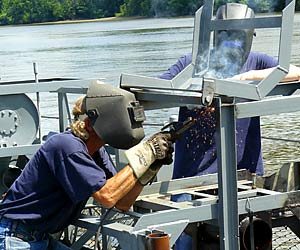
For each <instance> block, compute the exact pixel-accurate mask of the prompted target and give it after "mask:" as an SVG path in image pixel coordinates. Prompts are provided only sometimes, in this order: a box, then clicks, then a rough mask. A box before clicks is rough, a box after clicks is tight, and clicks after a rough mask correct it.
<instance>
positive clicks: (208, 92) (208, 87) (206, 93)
mask: <svg viewBox="0 0 300 250" xmlns="http://www.w3.org/2000/svg"><path fill="white" fill-rule="evenodd" d="M215 91H216V83H215V81H214V80H213V79H204V80H203V87H202V98H201V102H202V104H203V105H204V106H209V105H211V103H212V101H213V99H214V94H215Z"/></svg>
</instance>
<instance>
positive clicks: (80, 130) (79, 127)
mask: <svg viewBox="0 0 300 250" xmlns="http://www.w3.org/2000/svg"><path fill="white" fill-rule="evenodd" d="M84 97H85V96H81V97H79V98H78V99H77V100H76V101H75V103H74V107H73V110H72V113H73V116H74V121H73V122H72V123H71V125H70V128H71V130H72V132H73V133H74V135H76V136H77V137H79V138H80V139H82V140H84V141H86V140H87V139H88V138H89V132H88V131H87V130H86V128H85V122H84V121H82V120H81V119H80V117H81V116H82V115H84V112H83V111H82V103H83V100H84Z"/></svg>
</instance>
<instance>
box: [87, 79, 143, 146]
mask: <svg viewBox="0 0 300 250" xmlns="http://www.w3.org/2000/svg"><path fill="white" fill-rule="evenodd" d="M83 111H84V112H85V113H86V115H87V116H88V118H89V120H90V124H91V126H92V128H93V129H94V130H95V132H96V134H97V135H98V136H99V137H100V138H101V139H102V140H104V141H105V143H107V144H109V145H110V146H112V147H114V148H118V149H128V148H131V147H132V146H134V145H136V144H138V143H139V142H140V141H141V140H142V139H143V138H144V129H143V126H142V123H143V121H144V120H145V114H144V109H143V107H142V106H141V105H140V104H139V102H138V101H137V100H136V99H135V96H134V94H133V93H131V92H128V91H126V90H123V89H121V88H117V87H114V86H112V85H110V84H104V83H101V82H99V81H94V82H92V84H91V85H90V86H89V88H88V91H87V94H86V97H85V98H84V101H83Z"/></svg>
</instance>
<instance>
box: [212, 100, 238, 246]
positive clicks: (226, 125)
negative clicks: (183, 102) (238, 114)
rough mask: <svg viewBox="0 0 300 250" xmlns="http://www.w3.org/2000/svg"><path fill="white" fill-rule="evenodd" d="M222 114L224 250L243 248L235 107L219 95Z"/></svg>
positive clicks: (220, 168) (220, 178)
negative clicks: (224, 101)
mask: <svg viewBox="0 0 300 250" xmlns="http://www.w3.org/2000/svg"><path fill="white" fill-rule="evenodd" d="M215 102H216V109H217V114H218V123H217V138H216V144H217V157H218V186H219V209H218V211H219V225H220V249H222V250H239V227H238V200H237V169H236V166H237V160H236V139H235V136H236V135H235V127H236V125H235V122H236V119H235V109H234V104H232V103H229V104H227V103H222V98H215Z"/></svg>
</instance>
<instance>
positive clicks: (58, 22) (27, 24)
mask: <svg viewBox="0 0 300 250" xmlns="http://www.w3.org/2000/svg"><path fill="white" fill-rule="evenodd" d="M178 17H181V18H182V17H183V18H189V17H192V16H178ZM178 17H160V18H178ZM149 18H153V17H145V16H131V17H102V18H95V19H76V20H63V21H51V22H42V23H22V24H8V25H0V27H1V26H2V27H4V26H40V25H57V24H76V23H97V22H116V21H130V20H138V19H141V20H142V19H149ZM154 18H155V17H154Z"/></svg>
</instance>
